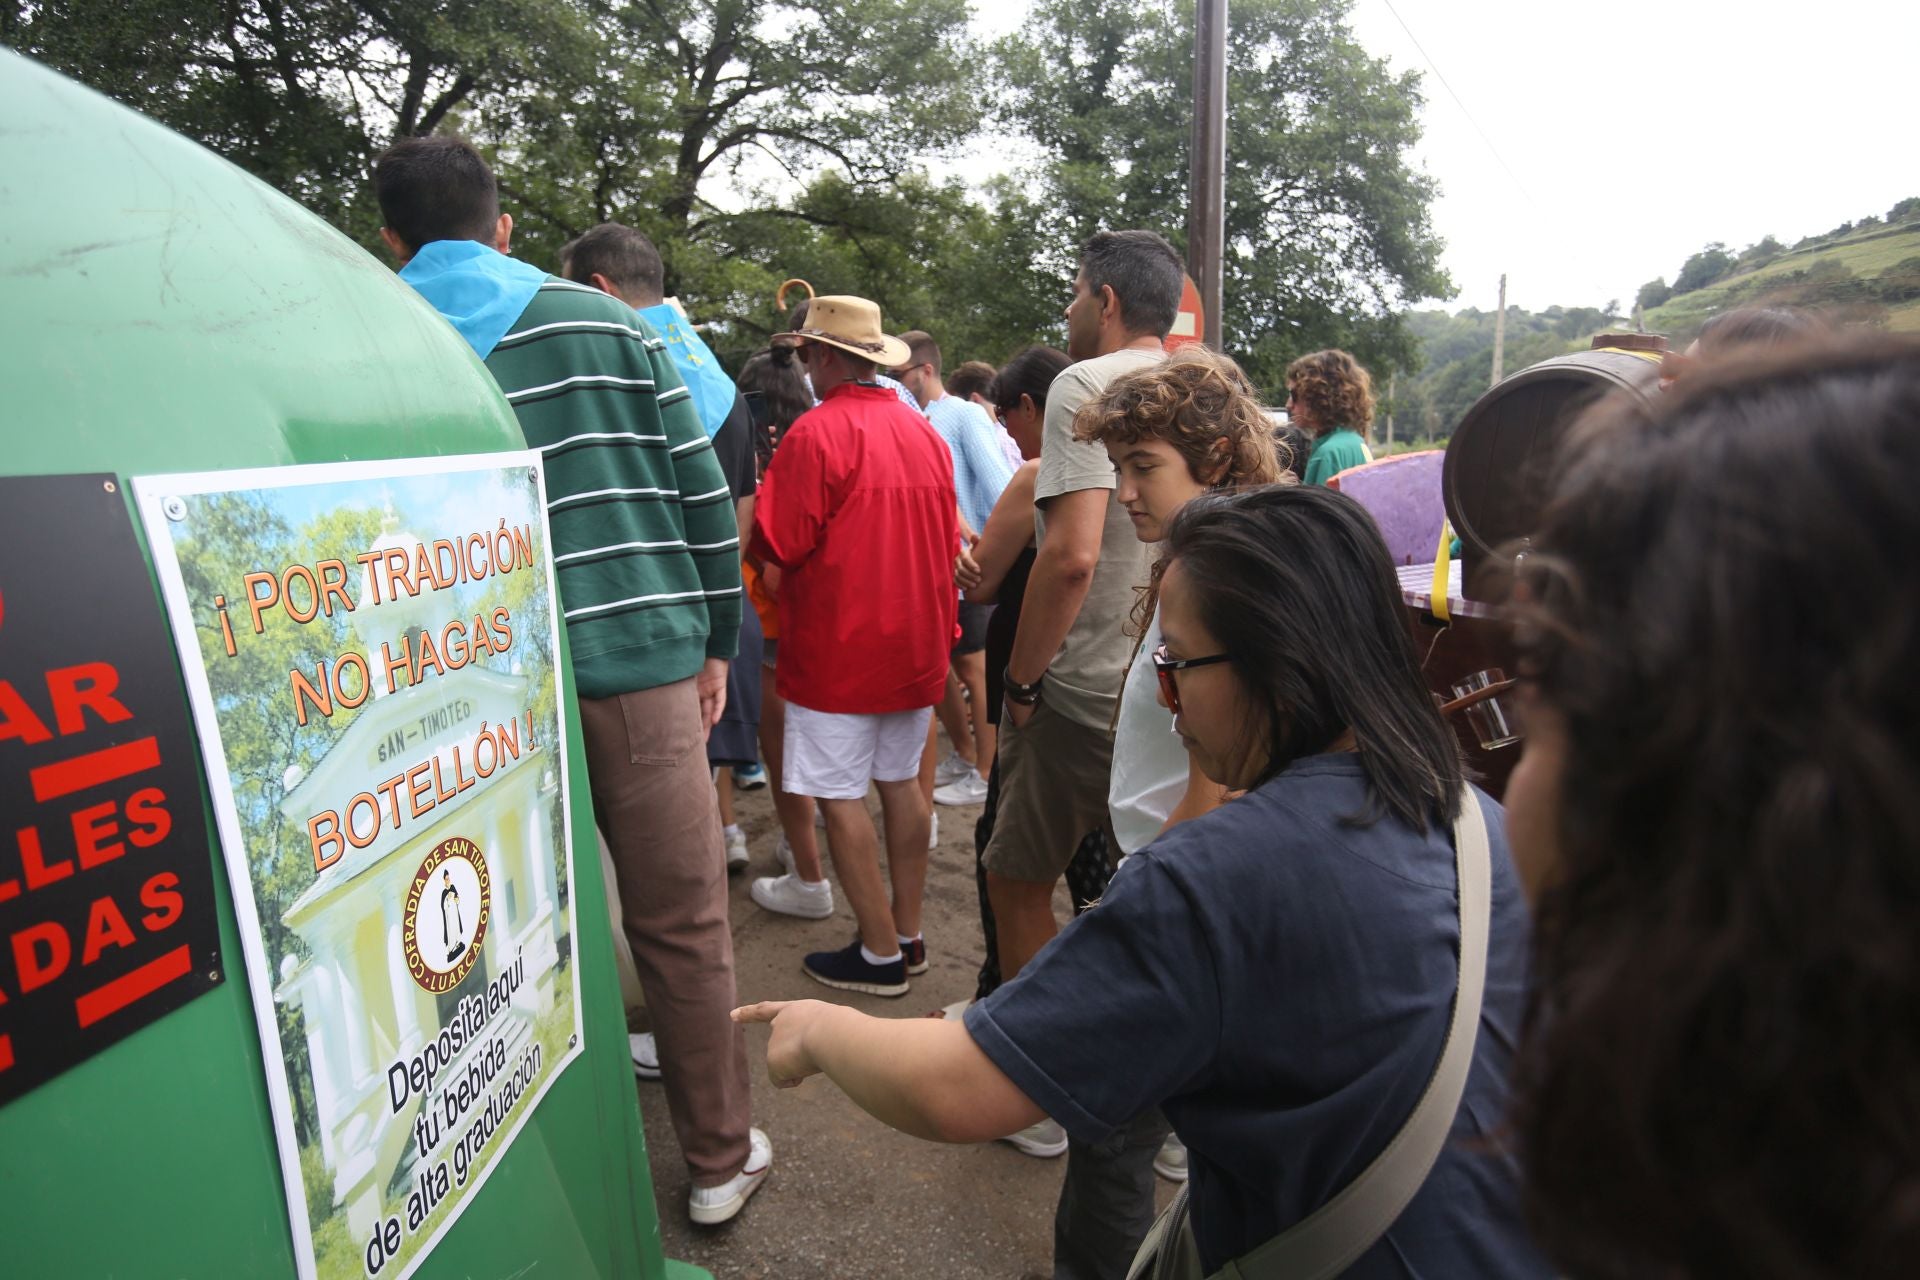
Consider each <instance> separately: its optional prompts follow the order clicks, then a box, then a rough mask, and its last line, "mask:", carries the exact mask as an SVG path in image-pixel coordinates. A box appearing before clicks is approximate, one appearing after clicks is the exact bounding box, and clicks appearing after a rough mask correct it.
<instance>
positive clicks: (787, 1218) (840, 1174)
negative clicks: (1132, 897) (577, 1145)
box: [638, 791, 1170, 1280]
mask: <svg viewBox="0 0 1920 1280" xmlns="http://www.w3.org/2000/svg"><path fill="white" fill-rule="evenodd" d="M738 800H739V808H738V812H739V816H740V821H741V825H742V827H743V828H744V829H745V830H746V832H747V836H748V841H749V847H750V848H751V849H752V851H753V865H752V867H750V868H749V869H748V871H747V873H746V874H745V875H743V876H736V877H735V878H734V881H733V886H732V890H733V894H732V896H733V941H734V951H735V956H736V961H737V964H738V967H739V981H740V995H741V998H742V999H743V1000H762V999H767V1000H782V999H800V998H838V999H841V1000H843V1001H844V1002H846V1003H848V1004H851V1005H853V1006H854V1007H856V1008H859V1009H863V1010H865V1011H867V1012H869V1013H875V1014H880V1015H883V1016H889V1017H912V1016H918V1015H921V1014H924V1013H926V1012H928V1011H929V1010H932V1009H938V1008H939V1007H941V1006H942V1005H944V1004H947V1003H948V1002H950V1001H953V1000H959V999H962V998H964V997H966V996H969V995H971V994H972V993H973V982H974V971H975V968H976V966H977V965H978V963H979V954H980V927H979V917H978V911H977V908H976V907H975V905H974V888H973V822H974V819H975V818H977V817H978V816H979V807H978V806H969V807H967V808H964V809H952V808H943V809H941V810H940V815H941V833H940V834H941V841H940V847H939V850H938V851H937V852H936V853H935V854H934V857H933V865H932V868H931V871H930V873H929V876H928V882H927V898H926V923H925V933H926V938H927V959H928V961H929V963H930V965H931V968H930V969H929V970H928V972H927V973H926V974H924V975H922V976H921V977H918V978H915V979H913V990H912V992H911V993H909V994H908V995H906V996H904V997H901V998H900V999H898V1000H886V999H881V998H880V997H877V996H861V995H854V994H852V993H848V992H830V991H829V990H828V989H827V988H825V987H822V986H821V985H820V984H818V983H816V982H814V981H813V980H812V979H810V978H808V977H806V976H805V975H804V974H802V973H801V972H800V957H801V956H802V955H803V954H804V953H805V952H807V951H816V950H824V949H827V948H830V947H839V946H843V945H845V944H846V942H847V940H848V939H850V938H851V937H852V936H853V933H854V926H853V915H852V913H851V912H850V911H849V910H848V909H847V905H846V903H845V901H844V899H843V898H842V896H841V895H840V894H838V893H837V892H836V894H835V899H836V901H835V904H834V906H835V911H834V915H833V917H832V918H831V919H829V920H797V919H794V918H792V917H790V916H775V915H771V914H769V913H768V912H765V911H762V910H761V909H760V908H759V907H756V906H755V905H754V904H753V902H752V900H751V899H749V898H748V897H747V884H748V882H749V881H750V880H751V878H752V877H753V876H756V875H770V874H775V868H774V867H773V847H774V844H775V842H776V841H777V840H778V838H779V834H778V831H777V829H776V827H775V824H774V821H773V806H772V804H771V803H770V802H769V800H768V798H767V793H766V792H765V791H757V792H752V793H749V794H747V795H744V796H741V797H739V798H738ZM883 860H884V855H883ZM829 874H831V872H829ZM1059 906H1060V910H1061V913H1062V915H1061V918H1062V919H1065V899H1064V895H1062V897H1061V899H1060V901H1059ZM765 1047H766V1032H765V1031H764V1030H761V1029H754V1030H751V1031H749V1033H748V1053H749V1057H750V1061H751V1063H752V1067H753V1075H754V1085H753V1106H754V1123H755V1124H757V1125H759V1126H760V1127H761V1128H762V1129H764V1130H766V1132H767V1136H768V1137H769V1138H771V1139H772V1141H773V1151H774V1160H773V1175H772V1176H771V1177H770V1178H769V1179H768V1180H767V1182H766V1184H765V1185H764V1186H762V1187H761V1188H760V1191H759V1192H758V1193H757V1194H756V1195H755V1196H754V1198H753V1200H752V1202H751V1203H750V1204H749V1205H748V1206H747V1208H746V1210H745V1211H744V1212H743V1213H742V1214H741V1215H740V1216H739V1217H738V1218H736V1219H735V1220H734V1221H733V1222H731V1223H729V1224H727V1225H726V1226H723V1227H718V1228H703V1227H695V1226H693V1225H691V1224H690V1223H688V1221H687V1217H686V1197H687V1186H688V1184H687V1174H686V1167H685V1165H684V1164H682V1163H681V1160H680V1151H679V1146H678V1144H677V1143H676V1141H675V1140H674V1136H673V1129H672V1126H671V1125H670V1124H669V1123H668V1120H667V1107H666V1098H665V1095H664V1094H663V1092H662V1090H661V1087H660V1085H659V1084H658V1083H657V1082H641V1083H640V1084H639V1085H638V1088H639V1090H640V1109H641V1113H642V1115H643V1116H644V1117H645V1122H646V1131H647V1149H648V1153H649V1157H650V1159H651V1161H652V1167H653V1179H654V1187H655V1193H656V1195H657V1197H658V1199H659V1203H660V1206H661V1213H660V1225H661V1233H662V1235H663V1236H664V1238H665V1244H666V1251H667V1255H668V1256H669V1257H673V1258H680V1259H684V1260H686V1261H688V1262H693V1263H697V1264H699V1265H700V1266H703V1267H706V1268H707V1269H708V1270H710V1271H712V1272H713V1274H714V1275H715V1277H717V1278H718V1280H736V1278H737V1280H762V1278H766V1280H867V1278H868V1277H872V1278H873V1280H881V1278H882V1277H886V1278H889V1280H892V1278H896V1277H941V1278H943V1280H1021V1277H1025V1276H1029V1275H1039V1276H1044V1275H1048V1274H1050V1271H1051V1259H1052V1255H1053V1247H1052V1238H1053V1237H1052V1231H1053V1205H1054V1200H1055V1198H1056V1197H1057V1196H1058V1195H1059V1191H1060V1174H1061V1169H1062V1166H1063V1164H1064V1158H1063V1159H1062V1160H1059V1161H1055V1160H1035V1159H1033V1158H1032V1157H1029V1156H1024V1155H1021V1154H1020V1153H1019V1152H1018V1151H1015V1150H1014V1149H1013V1148H1012V1147H1009V1146H1007V1145H1006V1144H1005V1143H989V1144H987V1145H984V1146H973V1147H950V1146H940V1145H937V1144H934V1143H928V1142H922V1141H920V1140H918V1139H916V1138H909V1137H907V1136H906V1135H905V1134H902V1133H897V1132H895V1131H894V1130H892V1129H889V1128H887V1127H886V1126H884V1125H882V1124H881V1123H880V1122H879V1121H877V1120H873V1119H871V1118H870V1117H868V1116H867V1115H866V1113H864V1112H862V1111H860V1110H859V1109H858V1108H856V1107H855V1106H853V1104H852V1103H850V1102H848V1101H847V1100H846V1098H845V1097H844V1096H842V1095H841V1093H840V1092H839V1091H838V1090H837V1089H835V1088H834V1087H833V1086H832V1085H830V1084H828V1083H826V1082H825V1081H823V1080H818V1079H816V1080H811V1081H809V1082H807V1083H806V1084H804V1085H802V1086H801V1087H800V1088H798V1089H776V1088H774V1087H773V1086H772V1085H771V1084H769V1083H768V1082H767V1078H766V1059H765V1057H764V1054H765ZM1169 1193H1170V1188H1168V1187H1167V1186H1166V1185H1165V1184H1164V1183H1163V1184H1162V1186H1161V1198H1162V1202H1163V1203H1164V1202H1165V1200H1166V1199H1167V1198H1168V1195H1169Z"/></svg>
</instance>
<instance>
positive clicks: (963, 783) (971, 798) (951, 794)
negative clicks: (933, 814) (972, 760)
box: [933, 769, 987, 804]
mask: <svg viewBox="0 0 1920 1280" xmlns="http://www.w3.org/2000/svg"><path fill="white" fill-rule="evenodd" d="M986 798H987V780H986V779H985V778H983V777H981V776H980V774H979V773H978V772H977V771H975V770H973V769H968V770H967V772H966V773H965V774H964V775H963V776H962V777H960V778H959V779H957V780H956V781H953V782H949V783H948V784H947V785H946V786H944V787H935V788H934V789H933V802H934V803H935V804H982V803H984V802H985V801H986Z"/></svg>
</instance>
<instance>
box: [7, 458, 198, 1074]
mask: <svg viewBox="0 0 1920 1280" xmlns="http://www.w3.org/2000/svg"><path fill="white" fill-rule="evenodd" d="M201 797H202V786H201V781H200V770H199V765H198V754H197V751H196V749H195V746H194V737H193V727H192V720H191V718H190V717H189V714H188V710H187V699H186V695H185V692H184V691H183V690H182V688H181V683H180V673H179V670H178V668H177V667H176V666H175V663H174V659H173V646H172V644H171V642H170V641H169V639H168V634H167V627H166V623H165V621H164V619H163V618H162V616H161V613H160V606H159V602H158V600H157V599H156V598H155V596H154V589H153V583H152V581H151V579H150V578H149V577H148V575H147V567H146V560H145V558H144V557H143V556H142V554H141V552H140V547H139V544H138V543H137V542H136V541H135V539H134V533H133V524H132V521H131V520H130V519H129V518H128V516H127V509H126V504H125V501H124V499H123V497H122V496H121V493H120V487H119V483H118V482H117V481H116V480H115V479H114V477H112V476H106V475H94V476H0V1105H4V1104H6V1103H8V1102H11V1101H13V1100H14V1099H15V1098H17V1097H19V1096H20V1095H21V1094H23V1093H25V1092H27V1091H28V1090H30V1089H32V1088H34V1087H35V1086H37V1085H40V1084H43V1083H45V1082H46V1081H47V1080H50V1079H52V1078H53V1077H54V1076H57V1075H59V1074H60V1073H61V1072H63V1071H65V1070H67V1069H68V1068H69V1067H72V1066H74V1065H75V1064H76V1063H79V1062H82V1061H84V1060H85V1059H87V1058H89V1057H91V1056H93V1055H94V1054H96V1053H99V1052H100V1051H101V1050H102V1049H105V1048H107V1047H109V1046H110V1045H112V1044H114V1043H115V1042H117V1041H119V1040H120V1039H122V1038H123V1037H125V1036H127V1035H129V1034H131V1033H132V1032H134V1031H137V1030H139V1029H140V1028H141V1027H144V1026H146V1025H147V1024H148V1023H150V1022H152V1021H154V1020H155V1019H156V1018H159V1017H161V1016H162V1015H164V1014H166V1013H169V1012H171V1011H172V1010H174V1009H177V1008H179V1007H180V1006H181V1005H183V1004H185V1003H186V1002H187V1001H188V1000H191V999H192V998H193V997H195V996H197V995H201V994H202V993H204V992H206V991H208V990H210V989H212V988H213V987H215V986H217V985H219V983H220V982H221V981H222V974H223V972H224V967H223V966H222V965H221V963H220V932H219V925H218V921H217V918H216V916H215V914H214V899H213V857H212V852H211V850H210V848H209V846H208V840H207V826H206V816H205V809H204V808H203V806H202V801H201Z"/></svg>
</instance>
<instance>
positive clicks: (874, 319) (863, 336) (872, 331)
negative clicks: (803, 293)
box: [773, 281, 913, 369]
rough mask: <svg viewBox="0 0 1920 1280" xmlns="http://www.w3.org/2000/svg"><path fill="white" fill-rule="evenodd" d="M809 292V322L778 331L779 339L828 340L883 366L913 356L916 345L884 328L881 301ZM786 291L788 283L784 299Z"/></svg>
mask: <svg viewBox="0 0 1920 1280" xmlns="http://www.w3.org/2000/svg"><path fill="white" fill-rule="evenodd" d="M788 283H789V284H791V283H796V282H794V281H789V282H788ZM807 293H808V296H809V303H808V306H807V323H806V325H805V326H804V327H802V328H799V329H794V330H792V331H791V332H788V333H781V334H775V335H774V339H773V340H774V341H775V342H786V343H798V342H801V341H803V340H804V341H811V342H824V343H826V344H827V345H828V346H830V347H838V348H839V349H840V350H842V351H845V352H848V353H849V354H851V355H856V356H859V357H860V358H861V359H862V360H871V361H873V362H874V363H875V364H877V365H879V366H880V367H881V368H883V369H891V368H893V367H894V366H895V365H902V364H905V363H906V362H907V361H908V360H909V359H911V358H912V356H913V348H911V347H909V346H908V345H907V344H906V343H904V342H902V341H900V339H898V338H896V337H894V336H893V335H892V334H890V333H882V332H881V331H880V307H879V305H878V304H877V303H872V302H869V301H867V300H866V299H865V298H853V297H847V296H845V295H831V294H829V295H823V296H821V297H818V298H815V297H812V293H813V291H812V289H811V288H809V289H808V290H807ZM785 294H786V285H782V286H781V287H780V295H779V296H780V297H781V298H784V297H785Z"/></svg>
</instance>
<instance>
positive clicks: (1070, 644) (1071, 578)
mask: <svg viewBox="0 0 1920 1280" xmlns="http://www.w3.org/2000/svg"><path fill="white" fill-rule="evenodd" d="M1182 283H1183V272H1182V270H1181V267H1180V259H1179V258H1178V257H1177V256H1175V254H1174V252H1173V248H1172V246H1170V245H1168V244H1167V242H1166V241H1165V240H1163V239H1162V238H1161V237H1159V236H1157V235H1155V234H1154V233H1153V232H1151V231H1104V232H1101V233H1100V234H1099V235H1096V236H1094V237H1093V239H1091V240H1089V241H1088V242H1087V245H1086V248H1085V249H1084V250H1082V252H1081V256H1080V270H1079V272H1078V274H1077V275H1076V276H1075V278H1074V284H1073V290H1074V292H1073V302H1072V303H1071V304H1070V305H1069V306H1068V308H1067V354H1068V355H1069V356H1072V357H1073V358H1074V359H1075V360H1076V361H1077V362H1078V363H1076V364H1072V365H1069V366H1068V367H1067V368H1066V370H1065V371H1063V372H1062V373H1061V374H1060V376H1059V377H1057V378H1055V379H1054V381H1053V386H1052V387H1051V388H1050V389H1049V390H1048V392H1047V415H1046V419H1045V423H1044V425H1043V427H1042V429H1041V437H1040V439H1041V447H1040V474H1039V477H1038V478H1037V480H1036V482H1035V485H1034V505H1035V508H1036V510H1035V515H1034V529H1035V532H1036V534H1037V544H1038V547H1039V550H1038V552H1037V554H1036V556H1035V559H1034V563H1033V573H1032V576H1031V577H1030V578H1029V579H1028V582H1027V593H1026V598H1025V602H1024V604H1023V606H1022V608H1021V612H1020V630H1019V633H1018V634H1017V636H1016V637H1015V639H1014V643H1013V656H1012V657H1011V659H1010V660H1009V661H1008V663H1007V711H1006V715H1005V717H1004V718H1003V725H1002V730H1001V732H1002V740H1001V744H1000V798H999V806H998V809H997V813H996V816H995V819H994V829H993V838H992V839H991V840H990V841H989V842H988V844H987V848H986V851H985V853H984V855H983V857H984V859H985V863H986V869H987V892H988V896H989V900H990V901H991V903H992V906H993V913H994V921H995V926H996V931H997V933H998V946H999V961H1000V973H1001V976H1002V978H1003V979H1004V980H1006V981H1011V980H1012V979H1013V977H1014V975H1015V974H1017V973H1018V972H1019V971H1020V968H1021V966H1023V965H1025V964H1026V962H1027V961H1028V960H1031V959H1032V958H1033V956H1034V954H1035V953H1036V952H1038V951H1039V950H1040V948H1041V947H1042V946H1044V945H1046V943H1047V940H1048V939H1050V938H1052V937H1053V935H1054V933H1055V932H1056V931H1057V930H1058V925H1057V924H1056V923H1055V921H1054V918H1053V887H1054V884H1055V883H1056V882H1057V881H1058V880H1059V878H1060V873H1061V872H1062V871H1064V870H1065V869H1066V865H1067V862H1068V860H1069V859H1071V858H1072V856H1073V851H1074V848H1075V846H1077V845H1078V844H1079V842H1080V837H1081V836H1083V835H1085V834H1086V833H1087V832H1088V831H1091V830H1092V829H1094V828H1095V827H1105V826H1108V817H1107V774H1108V772H1109V770H1110V768H1111V764H1112V759H1113V711H1114V707H1115V705H1116V704H1117V702H1118V700H1119V696H1120V686H1121V683H1122V682H1123V681H1124V680H1125V679H1126V674H1127V659H1128V658H1129V657H1130V656H1131V654H1132V645H1133V640H1132V637H1130V636H1128V635H1127V632H1126V621H1127V616H1128V614H1129V612H1130V611H1131V610H1132V608H1133V603H1134V600H1135V599H1136V598H1137V597H1136V590H1137V588H1139V587H1141V586H1143V585H1144V584H1145V583H1146V579H1147V566H1148V561H1147V552H1146V549H1145V546H1144V545H1143V544H1142V543H1141V542H1140V540H1139V539H1138V538H1135V537H1134V536H1133V526H1132V523H1131V521H1130V520H1129V518H1128V516H1127V512H1126V509H1125V508H1124V507H1122V506H1120V504H1119V503H1117V502H1114V501H1113V499H1112V493H1113V488H1114V474H1113V463H1112V462H1110V461H1109V460H1108V459H1107V452H1106V450H1105V449H1104V448H1101V447H1100V446H1098V445H1094V444H1089V443H1087V442H1085V441H1080V440H1075V439H1074V438H1073V420H1074V415H1076V414H1077V413H1079V412H1080V410H1081V409H1082V408H1083V407H1084V406H1085V405H1086V404H1087V403H1088V402H1089V401H1091V400H1093V399H1094V398H1095V397H1096V396H1098V395H1099V394H1100V393H1101V392H1102V391H1103V390H1105V389H1106V387H1107V384H1108V383H1110V382H1112V381H1113V380H1114V379H1116V378H1118V377H1120V376H1122V375H1124V374H1127V373H1132V372H1134V371H1135V370H1138V369H1144V368H1147V367H1149V366H1151V365H1153V364H1155V363H1157V362H1159V361H1161V360H1164V359H1165V358H1166V351H1165V348H1164V347H1163V346H1162V343H1163V341H1164V340H1165V338H1166V335H1167V330H1168V328H1169V327H1171V325H1172V323H1173V317H1174V314H1175V312H1176V311H1177V310H1178V308H1179V305H1180V290H1181V285H1182Z"/></svg>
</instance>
